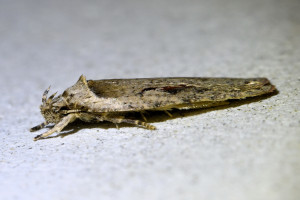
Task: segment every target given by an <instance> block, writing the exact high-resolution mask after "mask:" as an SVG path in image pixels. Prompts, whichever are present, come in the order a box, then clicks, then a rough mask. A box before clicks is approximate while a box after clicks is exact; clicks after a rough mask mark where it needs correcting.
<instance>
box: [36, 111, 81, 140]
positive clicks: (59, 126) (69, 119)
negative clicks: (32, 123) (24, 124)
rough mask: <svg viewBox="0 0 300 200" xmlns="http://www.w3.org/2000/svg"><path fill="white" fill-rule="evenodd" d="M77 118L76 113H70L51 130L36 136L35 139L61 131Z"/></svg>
mask: <svg viewBox="0 0 300 200" xmlns="http://www.w3.org/2000/svg"><path fill="white" fill-rule="evenodd" d="M76 118H77V116H76V114H69V115H67V116H65V117H64V118H62V120H61V121H60V122H58V123H57V124H56V125H55V126H54V127H53V128H52V129H50V130H49V131H47V132H45V133H43V134H40V135H37V136H36V137H35V138H34V141H37V140H39V139H43V138H46V137H47V136H49V135H51V134H53V133H55V132H58V133H59V132H60V131H61V130H62V129H63V128H65V127H66V126H67V125H68V124H69V123H71V122H73V121H74V120H75V119H76Z"/></svg>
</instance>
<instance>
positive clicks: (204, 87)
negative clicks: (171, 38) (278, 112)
mask: <svg viewBox="0 0 300 200" xmlns="http://www.w3.org/2000/svg"><path fill="white" fill-rule="evenodd" d="M87 85H88V87H89V89H90V90H91V91H92V92H93V93H94V94H95V95H96V96H97V98H99V102H101V105H100V103H98V104H97V106H96V108H95V109H94V110H95V111H96V110H98V111H99V110H101V111H104V112H113V111H117V112H122V111H141V110H165V109H172V108H188V107H189V106H190V107H191V108H192V107H193V105H195V104H199V103H201V102H203V103H207V102H222V101H226V100H229V99H243V98H246V97H253V96H258V95H262V94H266V93H269V92H272V91H273V90H275V87H274V86H273V85H271V84H270V82H269V81H268V80H267V79H266V78H252V79H236V78H150V79H110V80H96V81H95V80H89V81H88V82H87ZM100 100H101V101H100Z"/></svg>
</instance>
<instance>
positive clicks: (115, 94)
mask: <svg viewBox="0 0 300 200" xmlns="http://www.w3.org/2000/svg"><path fill="white" fill-rule="evenodd" d="M49 89H50V87H49V88H48V89H47V90H46V91H45V92H44V94H43V97H42V102H43V104H42V105H41V113H42V115H43V116H44V118H45V120H46V121H45V122H43V123H42V124H40V125H38V126H35V127H33V128H31V129H30V130H31V131H36V130H39V129H41V128H43V127H44V126H45V125H47V124H49V123H54V124H55V126H54V127H53V128H52V129H50V130H49V131H47V132H46V133H43V134H41V135H38V136H36V137H35V140H38V139H42V138H45V137H47V136H49V135H51V134H53V133H55V132H58V133H59V132H60V131H61V130H62V129H63V128H64V127H66V126H67V125H68V124H69V123H71V122H73V121H74V120H76V119H80V120H82V121H85V122H102V121H110V122H113V123H115V124H117V123H129V124H134V125H138V126H142V127H144V128H147V129H150V130H153V129H155V127H154V126H152V125H150V124H148V123H146V122H142V121H139V120H132V119H128V118H126V113H127V112H145V111H165V112H167V114H169V115H171V114H170V113H169V112H168V110H172V109H197V108H208V107H213V106H218V105H224V104H226V103H228V102H227V101H228V100H235V99H245V98H247V97H255V96H260V95H264V94H268V93H271V92H274V91H275V86H273V85H272V84H271V83H270V81H269V80H268V79H266V78H248V79H241V78H190V77H177V78H143V79H110V80H96V81H94V80H88V81H87V80H86V78H85V77H84V76H83V75H81V76H80V78H79V80H78V81H77V83H76V84H75V85H73V86H72V87H70V88H68V89H66V90H65V91H64V92H63V94H62V95H59V96H57V97H55V95H56V93H54V94H52V95H51V96H50V97H49V98H48V99H47V94H48V92H49ZM143 117H144V116H143ZM144 118H145V117H144Z"/></svg>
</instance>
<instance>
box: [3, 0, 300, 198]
mask: <svg viewBox="0 0 300 200" xmlns="http://www.w3.org/2000/svg"><path fill="white" fill-rule="evenodd" d="M299 10H300V3H299V1H298V0H294V1H292V0H286V1H277V0H251V1H248V0H239V1H238V0H227V1H223V0H212V1H205V0H199V1H196V0H195V1H192V0H187V1H179V0H174V1H172V0H154V1H153V0H152V1H138V0H136V1H135V0H131V1H128V0H123V1H121V0H115V1H109V0H107V1H92V0H87V1H79V0H75V1H67V0H62V1H61V0H57V1H55V0H53V1H46V0H45V1H44V0H40V1H39V0H36V1H34V0H14V1H5V0H2V1H0V39H1V42H0V70H1V72H0V91H1V98H0V141H1V145H0V196H1V198H3V199H22V200H24V199H30V200H32V199H72V200H76V199H88V198H89V199H101V200H102V199H130V200H135V199H136V200H137V199H149V200H150V199H151V200H153V199H162V200H164V199H175V200H176V199H197V200H198V199H215V200H217V199H223V200H232V199H233V200H235V199H237V200H248V199H249V200H250V199H251V200H253V199H262V200H265V199H272V200H273V199H274V200H277V199H278V200H281V199H285V200H296V199H299V198H300V193H299V189H300V188H299V185H300V178H299V173H300V170H299V169H300V159H299V156H300V135H299V133H300V121H299V119H300V114H299V105H300V98H299V83H300V79H299V77H300V56H299V55H300V48H299V46H300V37H299V35H300V14H299ZM81 74H84V75H86V76H87V78H88V79H103V78H134V77H161V76H211V77H222V76H226V77H257V76H262V77H267V78H269V79H270V80H271V81H272V83H273V84H274V85H276V87H277V88H278V90H279V92H280V93H279V94H278V95H276V96H272V97H270V98H267V99H262V100H260V101H257V102H252V103H250V104H243V105H241V106H237V107H228V108H225V109H210V110H206V111H203V112H202V111H199V112H198V111H196V112H192V113H190V114H187V116H185V117H182V118H181V117H174V119H170V120H159V119H160V118H163V117H160V116H158V118H159V119H158V120H157V122H155V123H153V124H154V125H155V126H157V128H158V130H156V131H149V130H145V129H141V128H135V127H128V126H123V127H121V128H120V129H119V130H118V129H116V128H115V127H114V126H113V125H111V124H109V123H104V124H102V125H99V126H98V125H85V124H75V125H73V126H70V127H69V128H68V130H69V132H71V133H70V134H67V135H66V136H65V137H61V136H59V137H55V138H52V139H47V140H41V141H38V142H33V137H34V136H35V135H36V134H38V133H30V132H29V131H28V129H29V128H30V127H32V126H34V125H36V124H38V123H40V122H42V117H41V115H40V113H39V105H40V103H41V96H42V93H43V91H44V90H45V89H46V88H47V87H48V86H49V85H50V84H51V85H52V90H51V91H52V92H53V91H59V92H62V91H63V90H64V89H66V88H67V87H69V86H71V85H72V84H74V83H75V81H76V80H77V79H78V77H79V76H80V75H81ZM164 119H165V118H164ZM73 129H74V130H73ZM41 132H42V131H41ZM41 132H39V133H41Z"/></svg>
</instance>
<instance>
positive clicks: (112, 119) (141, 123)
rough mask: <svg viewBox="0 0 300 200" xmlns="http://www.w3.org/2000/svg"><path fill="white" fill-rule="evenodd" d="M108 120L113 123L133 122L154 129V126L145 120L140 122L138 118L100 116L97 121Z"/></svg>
mask: <svg viewBox="0 0 300 200" xmlns="http://www.w3.org/2000/svg"><path fill="white" fill-rule="evenodd" d="M103 120H105V121H109V122H112V123H115V124H120V123H127V124H134V125H136V126H141V127H144V128H146V129H149V130H155V129H156V127H155V126H153V125H151V124H148V123H146V122H142V121H140V120H133V119H124V118H109V117H107V118H102V117H99V121H103Z"/></svg>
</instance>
